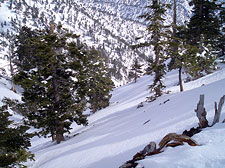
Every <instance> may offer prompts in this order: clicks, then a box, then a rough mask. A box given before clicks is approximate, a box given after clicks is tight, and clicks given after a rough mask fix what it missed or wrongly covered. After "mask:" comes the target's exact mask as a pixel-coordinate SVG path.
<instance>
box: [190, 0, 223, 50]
mask: <svg viewBox="0 0 225 168" xmlns="http://www.w3.org/2000/svg"><path fill="white" fill-rule="evenodd" d="M190 4H191V5H192V6H193V10H192V12H193V16H192V17H191V18H190V22H189V23H188V29H189V32H188V33H189V40H190V43H192V44H194V45H199V48H201V47H202V45H203V43H204V45H205V46H206V45H208V44H211V45H213V44H215V42H216V40H217V37H218V35H219V34H220V25H219V19H218V17H217V16H216V11H217V10H218V9H219V5H217V4H216V0H213V1H210V0H192V1H191V2H190Z"/></svg>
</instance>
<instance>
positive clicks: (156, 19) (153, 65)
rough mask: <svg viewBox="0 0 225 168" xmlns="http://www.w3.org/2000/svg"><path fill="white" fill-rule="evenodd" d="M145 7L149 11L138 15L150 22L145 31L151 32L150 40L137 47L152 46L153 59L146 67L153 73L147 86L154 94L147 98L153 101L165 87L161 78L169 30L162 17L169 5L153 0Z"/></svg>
mask: <svg viewBox="0 0 225 168" xmlns="http://www.w3.org/2000/svg"><path fill="white" fill-rule="evenodd" d="M147 8H148V9H150V11H151V12H149V13H146V14H144V15H142V16H140V17H141V18H144V19H145V21H146V22H150V23H149V25H148V27H147V31H148V32H149V33H151V37H150V42H146V43H143V44H139V46H138V47H144V46H151V45H152V46H153V50H154V59H153V58H150V59H149V65H150V67H149V68H148V73H154V82H153V84H152V85H150V86H149V88H150V89H151V91H152V92H154V93H155V94H154V96H151V97H149V100H150V101H153V100H155V99H156V98H157V97H159V96H161V95H162V94H163V88H165V85H164V84H163V81H162V78H163V77H164V75H165V73H166V66H165V60H166V59H167V57H166V55H165V54H166V53H165V52H166V48H167V45H168V42H167V38H168V34H170V33H171V32H170V31H169V29H168V28H169V27H168V26H165V18H163V17H164V15H165V12H166V9H167V8H169V5H167V4H163V3H162V2H160V0H153V1H152V4H151V5H149V6H147Z"/></svg>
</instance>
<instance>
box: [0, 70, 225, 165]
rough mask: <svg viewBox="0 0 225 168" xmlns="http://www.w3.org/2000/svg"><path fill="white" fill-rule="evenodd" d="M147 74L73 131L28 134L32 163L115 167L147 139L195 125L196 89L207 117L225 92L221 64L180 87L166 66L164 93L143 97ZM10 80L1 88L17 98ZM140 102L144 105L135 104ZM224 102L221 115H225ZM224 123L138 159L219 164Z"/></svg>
mask: <svg viewBox="0 0 225 168" xmlns="http://www.w3.org/2000/svg"><path fill="white" fill-rule="evenodd" d="M152 78H153V77H152V76H143V77H142V78H140V79H138V82H137V83H129V84H127V85H125V86H122V87H119V88H116V89H115V90H114V91H113V93H112V94H113V96H112V99H111V103H110V106H109V107H107V108H105V109H103V110H101V111H98V112H96V113H95V114H93V115H91V116H89V117H88V121H89V126H87V127H83V126H77V125H76V124H73V128H74V129H73V131H72V132H71V134H69V135H68V138H67V140H66V141H65V142H62V143H61V144H59V145H56V144H55V143H52V142H51V139H50V138H47V139H45V138H38V137H35V138H33V139H32V147H31V148H30V150H31V151H32V152H33V153H34V154H35V159H36V161H35V162H28V163H27V166H28V167H31V168H106V167H107V168H116V167H119V166H120V165H122V164H123V163H124V162H125V161H127V160H130V159H132V156H133V155H134V154H136V153H137V152H138V151H140V150H142V149H143V147H144V146H146V145H147V144H148V143H149V142H151V141H155V142H156V143H157V144H158V143H159V141H160V140H161V139H162V138H163V137H164V136H165V135H166V134H167V133H172V132H175V133H182V132H183V131H184V130H185V129H190V128H191V127H196V126H197V125H198V119H197V117H196V115H195V112H194V109H196V106H197V102H198V101H199V95H200V94H205V108H206V111H207V118H208V120H209V123H210V124H211V123H212V120H213V115H214V102H215V101H217V102H218V101H219V99H220V97H222V96H223V95H224V94H225V90H224V88H225V69H223V68H222V69H220V70H218V71H216V72H214V73H212V74H210V75H207V76H205V77H203V78H200V79H198V80H195V81H192V82H189V83H185V84H184V89H185V91H184V92H182V93H179V86H175V84H176V83H177V82H178V72H177V71H172V72H169V73H168V74H167V76H166V78H165V80H164V81H165V84H166V85H167V86H168V87H167V91H168V90H170V91H171V93H170V94H165V95H163V96H161V97H160V98H158V99H157V100H156V101H154V102H152V103H147V102H146V101H145V100H146V97H147V96H149V95H150V94H149V90H148V85H149V84H151V81H152ZM9 88H10V83H9V81H6V80H4V79H0V92H1V96H0V99H2V98H3V97H4V96H7V97H10V98H17V99H19V98H20V96H18V95H17V94H15V93H13V92H11V91H9ZM141 102H143V105H144V106H143V107H141V108H137V106H138V104H140V103H141ZM224 109H225V108H223V110H222V114H221V120H222V119H224V118H225V110H224ZM224 126H225V125H224V124H221V123H220V124H216V125H215V126H213V127H211V128H207V129H205V130H204V131H202V132H201V133H199V134H197V135H195V136H194V137H193V139H195V140H196V141H197V142H198V143H200V144H201V146H198V147H190V146H188V145H184V146H180V147H177V148H167V149H166V151H165V152H163V153H161V154H159V155H155V156H153V157H147V158H146V159H145V160H141V161H139V163H140V165H139V167H141V166H145V168H148V167H149V168H150V167H157V168H161V167H167V168H179V167H182V168H183V167H184V168H204V167H207V168H208V167H209V168H222V167H224V165H225V151H224V147H225V127H224Z"/></svg>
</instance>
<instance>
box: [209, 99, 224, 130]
mask: <svg viewBox="0 0 225 168" xmlns="http://www.w3.org/2000/svg"><path fill="white" fill-rule="evenodd" d="M224 100H225V95H224V96H223V97H221V98H220V101H219V105H218V108H217V103H216V102H215V116H214V119H213V123H212V126H213V125H215V124H216V123H218V122H219V121H220V115H221V111H222V106H223V104H224Z"/></svg>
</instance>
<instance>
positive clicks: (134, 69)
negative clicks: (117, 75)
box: [128, 58, 142, 83]
mask: <svg viewBox="0 0 225 168" xmlns="http://www.w3.org/2000/svg"><path fill="white" fill-rule="evenodd" d="M141 67H142V65H141V64H139V62H138V59H137V58H136V59H134V62H133V65H132V66H131V71H130V72H129V75H128V78H129V79H134V82H135V83H136V82H137V78H140V75H141V74H142V70H141Z"/></svg>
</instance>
